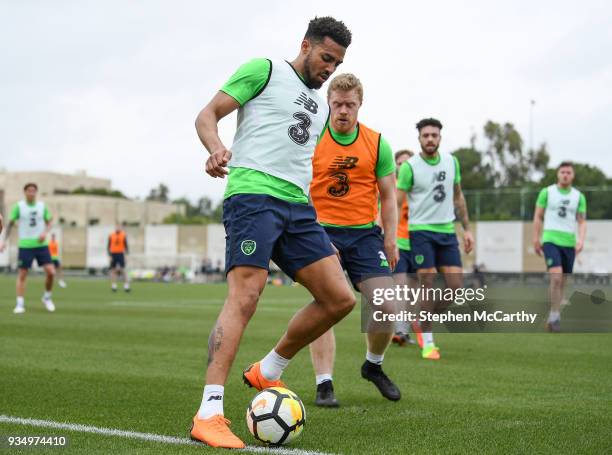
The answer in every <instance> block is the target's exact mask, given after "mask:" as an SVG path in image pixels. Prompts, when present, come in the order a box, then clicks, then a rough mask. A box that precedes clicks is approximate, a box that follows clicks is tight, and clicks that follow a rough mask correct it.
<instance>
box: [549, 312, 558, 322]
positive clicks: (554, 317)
mask: <svg viewBox="0 0 612 455" xmlns="http://www.w3.org/2000/svg"><path fill="white" fill-rule="evenodd" d="M560 319H561V313H560V312H559V311H551V312H550V314H549V315H548V322H555V321H559V320H560Z"/></svg>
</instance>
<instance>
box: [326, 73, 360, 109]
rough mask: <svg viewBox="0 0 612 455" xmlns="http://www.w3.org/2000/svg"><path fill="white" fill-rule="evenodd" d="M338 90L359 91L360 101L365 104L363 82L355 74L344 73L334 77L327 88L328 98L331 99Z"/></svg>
mask: <svg viewBox="0 0 612 455" xmlns="http://www.w3.org/2000/svg"><path fill="white" fill-rule="evenodd" d="M337 90H340V91H342V92H350V91H351V90H357V95H358V96H359V101H360V102H363V85H361V81H360V80H359V79H358V78H357V76H355V75H354V74H351V73H344V74H339V75H338V76H336V77H334V78H333V79H332V81H331V83H330V84H329V87H328V88H327V97H328V98H329V97H330V96H331V94H332V92H334V91H337Z"/></svg>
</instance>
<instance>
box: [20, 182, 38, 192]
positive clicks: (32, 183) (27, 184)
mask: <svg viewBox="0 0 612 455" xmlns="http://www.w3.org/2000/svg"><path fill="white" fill-rule="evenodd" d="M30 187H32V188H34V189H35V190H36V191H38V185H37V184H36V183H34V182H28V183H26V184H25V185H24V186H23V191H25V190H27V189H28V188H30Z"/></svg>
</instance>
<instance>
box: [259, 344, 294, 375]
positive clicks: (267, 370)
mask: <svg viewBox="0 0 612 455" xmlns="http://www.w3.org/2000/svg"><path fill="white" fill-rule="evenodd" d="M287 365H289V359H286V358H284V357H281V356H280V355H278V354H277V353H276V351H275V350H274V349H272V350H271V351H270V352H269V353H268V355H267V356H265V357H264V358H263V360H262V361H261V363H260V367H261V374H262V375H263V377H264V378H266V379H267V380H268V381H276V380H277V379H280V377H281V374H283V370H284V369H285V368H286V367H287Z"/></svg>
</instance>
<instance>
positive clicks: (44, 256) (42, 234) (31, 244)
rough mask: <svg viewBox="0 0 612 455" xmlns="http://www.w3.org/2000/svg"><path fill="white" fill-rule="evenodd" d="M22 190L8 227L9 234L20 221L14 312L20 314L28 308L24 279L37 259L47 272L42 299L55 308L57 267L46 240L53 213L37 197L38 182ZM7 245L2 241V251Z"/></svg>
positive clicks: (0, 242) (46, 304)
mask: <svg viewBox="0 0 612 455" xmlns="http://www.w3.org/2000/svg"><path fill="white" fill-rule="evenodd" d="M23 192H24V194H25V199H24V200H22V201H19V202H18V203H17V204H15V205H14V206H13V208H12V210H11V213H10V216H9V220H10V221H9V225H8V228H7V229H6V238H8V237H9V235H10V233H11V229H12V227H13V225H14V224H15V222H18V223H19V256H18V264H17V266H18V268H19V273H18V275H17V304H16V305H15V309H14V310H13V313H15V314H21V313H24V312H25V301H24V294H25V283H26V278H27V276H28V270H29V269H30V267H31V266H32V262H34V260H35V259H36V262H37V263H38V265H39V266H40V267H42V268H43V269H44V270H45V273H46V275H47V279H46V281H45V293H44V294H43V297H42V302H43V304H44V305H45V307H46V308H47V310H48V311H55V305H54V304H53V301H52V300H51V290H52V289H53V277H54V276H55V268H54V267H53V263H52V262H51V254H50V253H49V246H48V242H47V235H48V234H49V231H50V230H51V220H52V218H51V213H49V210H48V209H47V206H46V205H45V203H44V202H40V201H37V200H36V193H37V192H38V186H37V185H36V184H35V183H27V184H26V185H25V186H24V188H23ZM5 247H6V242H4V241H0V251H3V250H4V248H5Z"/></svg>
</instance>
